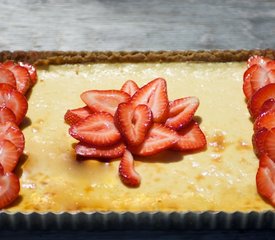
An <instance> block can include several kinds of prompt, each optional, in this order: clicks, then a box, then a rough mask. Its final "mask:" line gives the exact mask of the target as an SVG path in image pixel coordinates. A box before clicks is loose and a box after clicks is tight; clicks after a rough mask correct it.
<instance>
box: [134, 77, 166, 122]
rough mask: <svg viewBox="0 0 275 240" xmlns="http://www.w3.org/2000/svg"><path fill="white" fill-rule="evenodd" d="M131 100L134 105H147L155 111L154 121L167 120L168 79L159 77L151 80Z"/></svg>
mask: <svg viewBox="0 0 275 240" xmlns="http://www.w3.org/2000/svg"><path fill="white" fill-rule="evenodd" d="M131 102H132V103H133V104H134V106H137V105H140V104H145V105H147V106H148V107H149V108H150V109H151V111H152V113H153V119H154V122H158V123H160V122H165V121H166V119H167V117H168V114H169V102H168V96H167V89H166V81H165V80H164V79H162V78H157V79H155V80H153V81H151V82H149V83H148V84H146V85H145V86H143V87H142V88H140V89H139V90H138V91H137V92H136V93H135V94H134V96H133V97H132V100H131Z"/></svg>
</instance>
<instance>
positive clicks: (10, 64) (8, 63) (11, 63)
mask: <svg viewBox="0 0 275 240" xmlns="http://www.w3.org/2000/svg"><path fill="white" fill-rule="evenodd" d="M15 65H16V63H15V62H14V61H12V60H7V61H5V62H4V63H2V64H1V67H4V68H10V67H13V66H15Z"/></svg>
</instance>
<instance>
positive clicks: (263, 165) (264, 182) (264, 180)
mask: <svg viewBox="0 0 275 240" xmlns="http://www.w3.org/2000/svg"><path fill="white" fill-rule="evenodd" d="M256 184H257V190H258V192H259V194H260V195H262V196H263V197H265V198H267V199H268V200H269V202H270V203H271V204H272V205H273V206H275V163H274V161H272V160H271V159H270V158H269V157H268V156H266V155H262V156H261V158H260V167H259V168H258V172H257V175H256Z"/></svg>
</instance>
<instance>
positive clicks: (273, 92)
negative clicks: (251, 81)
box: [248, 83, 275, 119]
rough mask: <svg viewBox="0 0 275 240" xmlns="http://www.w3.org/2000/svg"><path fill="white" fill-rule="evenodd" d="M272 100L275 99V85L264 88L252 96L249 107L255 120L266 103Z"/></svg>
mask: <svg viewBox="0 0 275 240" xmlns="http://www.w3.org/2000/svg"><path fill="white" fill-rule="evenodd" d="M271 98H275V83H270V84H268V85H266V86H264V87H262V88H261V89H259V90H258V91H257V92H256V93H255V94H254V95H253V96H252V98H251V101H250V103H249V106H248V107H249V111H250V113H251V115H252V117H253V118H254V119H255V118H256V117H257V116H258V115H259V114H260V110H261V107H262V105H263V104H264V102H265V101H267V100H268V99H271Z"/></svg>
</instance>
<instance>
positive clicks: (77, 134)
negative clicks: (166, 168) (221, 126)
mask: <svg viewBox="0 0 275 240" xmlns="http://www.w3.org/2000/svg"><path fill="white" fill-rule="evenodd" d="M80 97H81V99H82V100H83V102H84V103H85V106H84V107H80V108H77V109H71V110H67V112H66V113H65V116H64V119H65V122H66V123H68V124H69V125H70V128H69V134H70V135H71V136H72V137H74V138H75V139H77V140H78V141H79V143H77V145H76V147H75V151H76V154H77V155H79V156H82V157H85V158H95V159H98V160H101V161H110V160H112V159H117V158H120V164H119V170H118V173H119V176H120V179H121V181H122V182H123V183H124V184H125V185H126V186H129V187H138V186H139V185H140V182H141V176H140V175H139V173H137V172H136V170H135V167H134V157H135V156H142V157H146V156H152V155H156V154H158V153H161V152H163V151H165V150H168V149H169V150H173V151H179V152H181V153H184V152H187V151H198V150H202V149H204V148H205V146H206V138H205V136H204V133H203V132H202V131H201V129H200V127H199V124H198V123H197V122H196V121H195V120H194V114H195V112H196V110H197V108H198V106H199V100H198V99H197V98H196V97H184V98H180V99H176V100H174V101H169V100H168V96H167V85H166V81H165V80H164V79H162V78H157V79H154V80H152V81H151V82H149V83H147V84H146V85H144V86H142V87H139V86H138V85H137V84H136V83H135V82H134V81H132V80H128V81H126V82H125V83H124V84H123V86H122V87H121V89H120V90H89V91H85V92H83V93H82V94H81V95H80Z"/></svg>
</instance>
